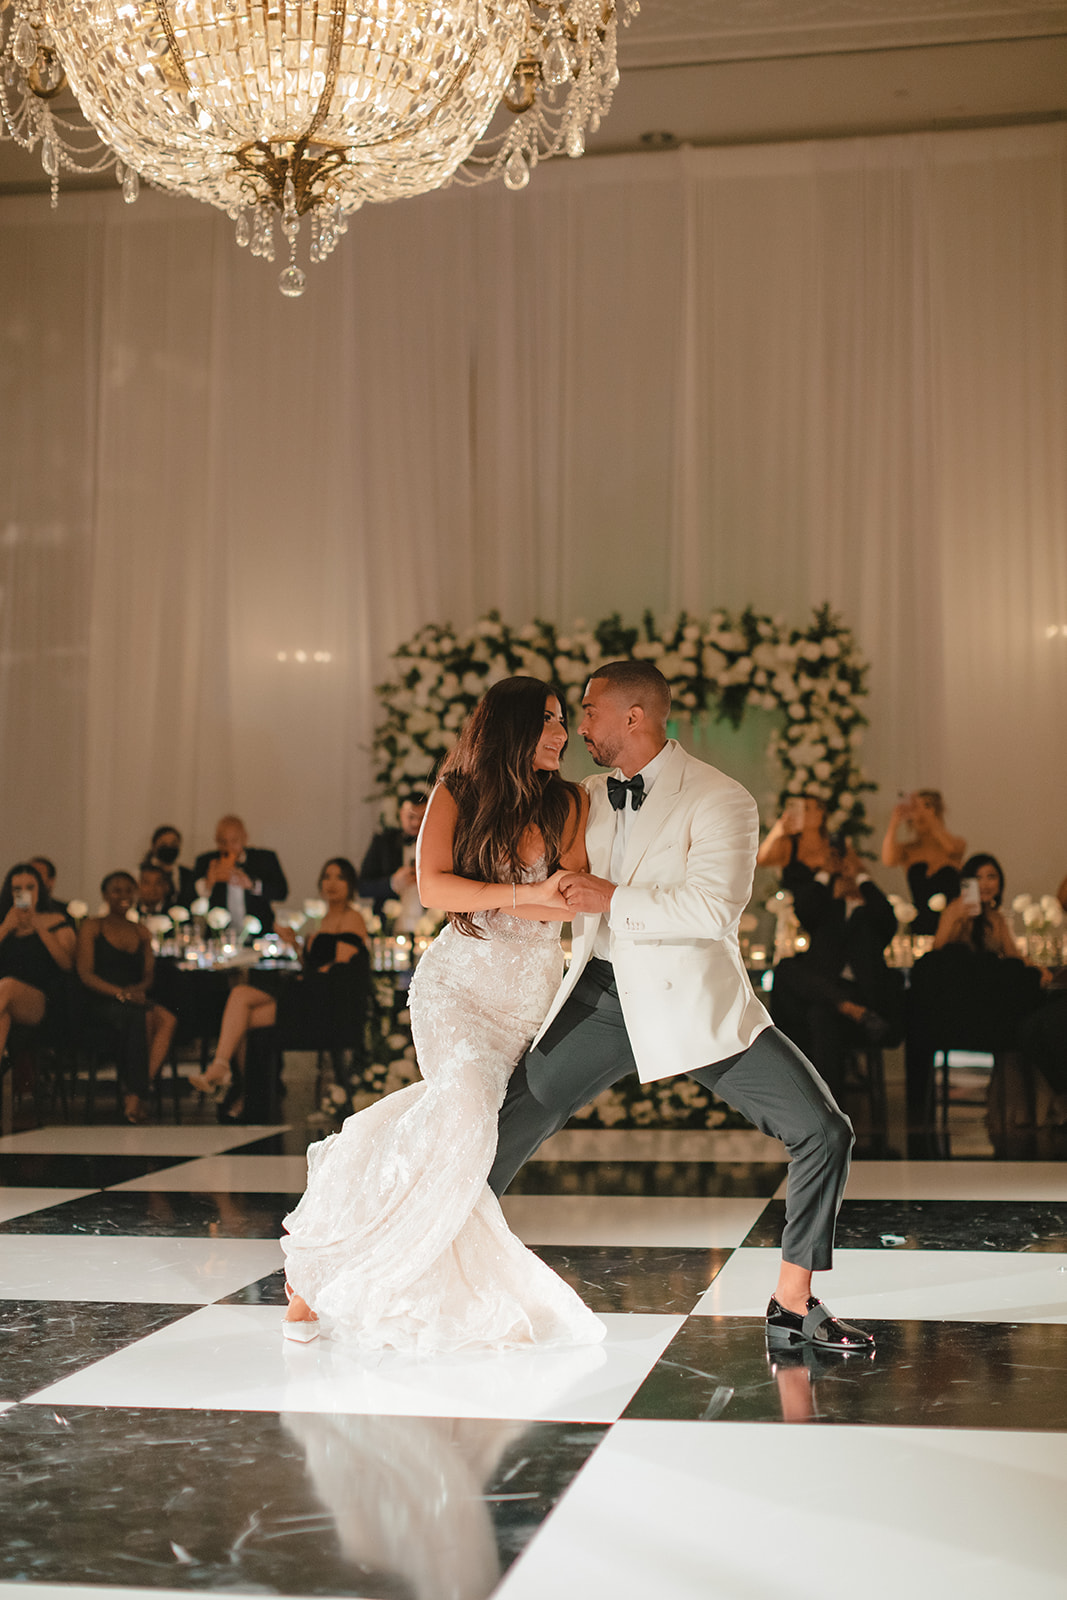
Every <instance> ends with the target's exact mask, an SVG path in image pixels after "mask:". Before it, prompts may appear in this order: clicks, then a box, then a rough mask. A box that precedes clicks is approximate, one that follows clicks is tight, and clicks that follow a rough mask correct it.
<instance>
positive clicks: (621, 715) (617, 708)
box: [578, 678, 630, 767]
mask: <svg viewBox="0 0 1067 1600" xmlns="http://www.w3.org/2000/svg"><path fill="white" fill-rule="evenodd" d="M582 711H583V713H584V715H583V717H582V720H581V722H580V723H579V725H578V733H579V735H580V737H581V738H582V739H584V740H585V748H586V749H587V750H588V751H589V754H590V755H591V756H592V758H593V760H594V761H595V762H596V764H597V766H598V767H616V766H618V764H619V754H620V752H621V750H622V747H623V741H624V738H625V734H626V727H627V721H628V717H629V712H630V708H629V706H628V705H627V703H626V698H625V696H624V695H621V694H618V693H617V692H616V691H615V690H614V689H613V688H612V686H611V684H610V683H609V682H608V681H607V680H606V679H604V678H590V680H589V682H588V683H587V684H586V686H585V694H584V695H583V696H582Z"/></svg>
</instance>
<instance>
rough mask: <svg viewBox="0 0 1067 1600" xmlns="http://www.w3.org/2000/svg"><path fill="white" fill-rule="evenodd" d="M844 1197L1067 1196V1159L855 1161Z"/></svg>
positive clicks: (909, 1198) (969, 1198) (877, 1198)
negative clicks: (1063, 1160)
mask: <svg viewBox="0 0 1067 1600" xmlns="http://www.w3.org/2000/svg"><path fill="white" fill-rule="evenodd" d="M784 1193H785V1184H784V1183H783V1184H782V1185H781V1187H780V1188H779V1190H778V1194H779V1196H781V1195H783V1194H784ZM845 1199H846V1200H1056V1201H1060V1200H1067V1163H1064V1162H1062V1161H855V1162H853V1164H852V1171H851V1172H850V1173H849V1179H848V1188H847V1189H846V1191H845Z"/></svg>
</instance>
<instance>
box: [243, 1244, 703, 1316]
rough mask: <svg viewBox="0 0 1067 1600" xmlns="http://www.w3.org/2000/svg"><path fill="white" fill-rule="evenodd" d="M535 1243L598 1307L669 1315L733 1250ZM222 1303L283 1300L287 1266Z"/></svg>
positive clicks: (686, 1307)
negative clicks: (285, 1268)
mask: <svg viewBox="0 0 1067 1600" xmlns="http://www.w3.org/2000/svg"><path fill="white" fill-rule="evenodd" d="M532 1249H533V1253H534V1255H536V1256H540V1257H541V1260H542V1261H545V1262H547V1263H548V1265H549V1266H550V1267H551V1268H552V1270H553V1272H558V1273H559V1275H560V1277H561V1278H563V1279H565V1281H566V1282H567V1283H569V1284H570V1285H571V1287H572V1289H574V1290H575V1291H576V1292H577V1293H578V1294H579V1295H580V1296H581V1298H582V1299H583V1300H584V1301H585V1303H586V1305H587V1306H589V1307H590V1309H591V1310H593V1311H596V1312H598V1313H599V1312H613V1311H619V1312H634V1313H636V1312H652V1313H663V1314H669V1315H678V1314H680V1313H684V1314H685V1315H688V1314H689V1312H691V1311H692V1310H693V1307H694V1306H695V1305H696V1303H697V1301H698V1300H699V1299H700V1297H701V1295H702V1294H703V1293H704V1291H705V1289H706V1288H707V1287H708V1285H709V1283H711V1281H712V1279H713V1278H715V1277H716V1276H717V1275H718V1274H719V1273H720V1272H721V1271H722V1269H723V1267H724V1266H725V1265H726V1263H727V1261H729V1259H730V1257H731V1255H732V1254H733V1251H732V1250H689V1249H661V1248H658V1247H656V1246H653V1245H595V1244H588V1245H551V1244H546V1245H536V1246H533V1247H532ZM218 1304H219V1305H224V1306H225V1305H233V1306H249V1305H251V1306H283V1305H284V1304H285V1272H284V1269H282V1268H279V1270H278V1271H277V1272H271V1273H268V1275H267V1276H266V1277H265V1278H259V1279H258V1280H257V1281H256V1282H255V1283H250V1284H248V1285H247V1286H246V1287H245V1288H244V1289H239V1290H237V1292H236V1293H235V1294H229V1295H226V1296H225V1298H224V1299H222V1300H220V1301H219V1302H218Z"/></svg>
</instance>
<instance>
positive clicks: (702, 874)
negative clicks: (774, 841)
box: [534, 740, 771, 1083]
mask: <svg viewBox="0 0 1067 1600" xmlns="http://www.w3.org/2000/svg"><path fill="white" fill-rule="evenodd" d="M585 787H586V788H587V789H588V791H589V796H590V810H589V821H588V825H587V829H586V849H587V851H588V854H589V870H590V871H591V872H592V873H594V874H595V875H596V876H597V877H599V878H608V877H610V875H611V874H610V863H611V846H612V840H613V838H614V833H615V813H614V811H613V810H612V808H611V803H610V801H609V800H608V793H607V776H606V775H598V776H597V777H595V778H587V779H586V783H585ZM758 842H759V819H758V814H757V811H756V802H755V801H754V800H753V798H752V796H751V795H750V794H749V792H748V790H747V789H743V788H742V787H741V785H740V784H739V783H735V781H734V780H733V778H728V777H727V776H726V774H725V773H723V772H719V771H717V770H716V768H715V767H710V766H708V765H707V763H706V762H704V761H697V760H696V759H695V758H694V757H693V756H690V755H687V754H686V752H685V751H684V750H683V749H682V747H681V746H680V745H679V744H677V743H675V742H674V741H673V740H672V741H671V753H670V756H669V758H668V760H667V761H666V763H665V764H664V766H663V768H662V770H661V771H660V773H659V775H658V777H657V778H656V781H655V784H654V785H653V787H652V789H651V790H650V791H649V794H648V796H647V798H646V800H645V803H644V805H643V806H642V807H641V809H640V811H639V812H638V813H637V815H636V816H635V817H634V820H633V823H632V825H631V828H630V836H629V839H628V840H627V843H626V855H625V857H624V859H623V866H622V874H621V882H620V884H619V886H618V887H617V888H616V890H615V893H614V895H613V896H612V901H611V912H610V916H609V919H608V921H609V927H610V929H611V961H612V965H613V966H614V969H615V981H616V985H617V987H618V991H619V999H620V1001H621V1003H622V1013H623V1017H624V1019H625V1022H626V1031H627V1033H628V1034H629V1036H630V1044H631V1045H632V1047H633V1052H634V1057H635V1059H636V1061H637V1071H638V1074H639V1076H640V1078H641V1081H642V1082H643V1083H650V1082H651V1081H652V1080H653V1079H655V1078H670V1077H674V1076H676V1075H677V1074H678V1073H681V1072H690V1071H693V1070H694V1069H696V1068H699V1067H706V1066H711V1065H712V1064H713V1063H714V1062H716V1061H722V1060H724V1059H725V1058H726V1057H727V1056H733V1055H737V1054H738V1053H739V1052H740V1051H741V1050H745V1049H747V1048H748V1046H749V1045H750V1044H751V1043H752V1041H753V1040H754V1039H755V1037H756V1035H757V1034H759V1033H761V1032H762V1031H763V1029H764V1028H767V1027H770V1025H771V1019H770V1017H769V1016H768V1014H767V1012H766V1010H765V1009H764V1007H763V1006H762V1004H761V1003H760V1001H759V1000H757V998H756V996H755V994H754V993H753V990H752V986H751V984H750V983H749V980H748V974H747V973H746V971H745V964H744V962H743V960H742V959H741V951H740V948H739V946H738V942H737V925H738V922H739V921H740V918H741V913H742V912H743V911H744V909H745V906H746V905H747V904H748V900H749V896H750V895H751V893H752V874H753V871H754V870H755V863H756V846H757V844H758ZM599 926H600V916H599V914H598V915H589V916H577V917H575V919H574V926H573V936H574V937H573V955H572V959H571V965H570V968H569V970H568V971H567V973H566V975H565V976H564V979H563V982H562V984H561V985H560V988H559V992H558V993H557V995H556V998H555V1000H554V1001H553V1002H552V1007H551V1010H550V1011H549V1013H548V1016H547V1017H546V1018H545V1020H544V1023H543V1024H542V1026H541V1030H540V1032H539V1033H538V1035H537V1039H540V1038H541V1037H542V1036H543V1034H544V1032H545V1030H546V1029H547V1028H548V1026H549V1024H550V1023H551V1022H552V1021H553V1019H554V1018H555V1017H556V1016H557V1015H558V1013H559V1011H560V1009H561V1008H562V1006H563V1005H564V1004H565V1002H566V1000H567V997H568V995H569V994H570V993H571V991H572V990H573V988H574V986H575V984H576V983H577V982H578V978H579V976H580V975H581V973H582V971H583V969H584V967H585V965H586V962H587V961H588V960H589V958H590V956H591V955H592V953H593V944H594V941H595V939H596V936H597V929H598V928H599ZM534 1042H535V1043H536V1042H537V1040H535V1041H534Z"/></svg>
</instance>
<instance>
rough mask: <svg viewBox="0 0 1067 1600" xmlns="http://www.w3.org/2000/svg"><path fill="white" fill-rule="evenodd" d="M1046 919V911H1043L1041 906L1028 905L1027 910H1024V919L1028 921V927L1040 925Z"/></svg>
mask: <svg viewBox="0 0 1067 1600" xmlns="http://www.w3.org/2000/svg"><path fill="white" fill-rule="evenodd" d="M1044 920H1045V913H1044V912H1043V911H1042V909H1041V907H1040V906H1035V905H1030V906H1027V908H1026V910H1025V911H1024V912H1023V921H1024V922H1025V923H1026V926H1027V927H1028V928H1036V927H1039V926H1040V924H1041V923H1042V922H1044Z"/></svg>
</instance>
